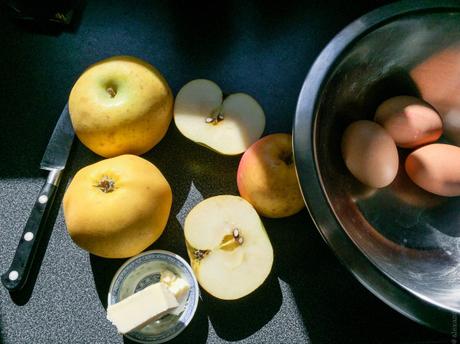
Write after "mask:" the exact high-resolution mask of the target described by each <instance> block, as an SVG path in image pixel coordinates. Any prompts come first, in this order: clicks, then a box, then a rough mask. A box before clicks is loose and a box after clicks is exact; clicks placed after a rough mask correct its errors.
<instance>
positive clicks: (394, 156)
mask: <svg viewBox="0 0 460 344" xmlns="http://www.w3.org/2000/svg"><path fill="white" fill-rule="evenodd" d="M342 156H343V160H344V161H345V165H346V166H347V168H348V169H349V170H350V172H351V174H353V176H355V178H356V179H358V180H359V181H360V182H361V183H363V184H365V185H367V186H370V187H374V188H382V187H384V186H387V185H389V184H390V183H391V182H392V181H393V179H394V178H395V177H396V173H397V172H398V150H397V148H396V145H395V143H394V141H393V139H392V138H391V136H390V135H389V134H388V133H387V132H386V131H385V129H383V128H382V127H381V126H380V125H378V124H376V123H374V122H371V121H357V122H354V123H352V124H351V125H350V126H349V127H348V128H347V129H345V132H344V134H343V136H342Z"/></svg>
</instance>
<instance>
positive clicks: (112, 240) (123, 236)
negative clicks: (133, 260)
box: [63, 155, 172, 258]
mask: <svg viewBox="0 0 460 344" xmlns="http://www.w3.org/2000/svg"><path fill="white" fill-rule="evenodd" d="M107 178H109V179H110V180H111V181H113V188H114V189H113V190H112V191H108V192H105V191H104V190H103V189H104V188H103V185H100V184H101V181H103V180H104V179H105V180H107ZM98 185H99V187H98ZM107 185H108V184H105V186H107ZM171 204H172V192H171V187H170V186H169V184H168V182H167V180H166V179H165V177H164V176H163V175H162V174H161V172H160V170H158V168H156V167H155V166H154V165H153V164H152V163H150V162H148V161H147V160H145V159H142V158H140V157H138V156H135V155H121V156H118V157H115V158H111V159H106V160H102V161H99V162H97V163H95V164H93V165H89V166H86V167H84V168H82V169H81V170H80V171H78V172H77V174H76V175H75V177H74V178H73V180H72V182H71V183H70V185H69V187H68V188H67V190H66V192H65V194H64V200H63V207H64V218H65V222H66V225H67V230H68V232H69V234H70V237H71V238H72V239H73V241H74V242H75V243H76V244H77V245H78V246H80V247H81V248H83V249H85V250H86V251H89V252H91V253H92V254H95V255H97V256H101V257H106V258H126V257H131V256H134V255H136V254H138V253H140V252H142V251H143V250H145V249H146V248H147V247H148V246H150V245H151V244H153V243H154V242H155V241H156V240H157V239H158V238H159V237H160V235H161V234H162V233H163V230H164V228H165V226H166V223H167V221H168V217H169V212H170V210H171Z"/></svg>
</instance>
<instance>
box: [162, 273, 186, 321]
mask: <svg viewBox="0 0 460 344" xmlns="http://www.w3.org/2000/svg"><path fill="white" fill-rule="evenodd" d="M160 282H163V283H164V284H165V285H167V287H168V289H169V291H170V292H171V293H173V294H174V296H175V297H176V299H177V302H178V303H179V305H180V306H179V307H177V308H175V309H173V310H172V311H171V312H169V313H170V314H174V315H179V314H180V313H182V311H183V310H184V308H185V300H186V298H187V293H188V291H189V289H190V286H189V284H188V283H187V282H186V281H185V280H184V279H182V278H180V277H179V276H177V275H176V274H174V272H171V271H169V270H164V271H162V272H161V276H160Z"/></svg>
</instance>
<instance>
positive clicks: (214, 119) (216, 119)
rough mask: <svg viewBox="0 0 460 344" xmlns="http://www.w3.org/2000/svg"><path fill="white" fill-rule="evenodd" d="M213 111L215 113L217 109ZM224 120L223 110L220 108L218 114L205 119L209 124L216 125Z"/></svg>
mask: <svg viewBox="0 0 460 344" xmlns="http://www.w3.org/2000/svg"><path fill="white" fill-rule="evenodd" d="M213 113H215V111H214V112H213ZM223 120H224V114H223V113H222V112H220V110H219V112H218V113H217V115H214V116H210V117H206V120H205V121H206V123H208V124H213V125H216V124H218V123H219V122H221V121H223Z"/></svg>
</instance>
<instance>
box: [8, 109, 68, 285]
mask: <svg viewBox="0 0 460 344" xmlns="http://www.w3.org/2000/svg"><path fill="white" fill-rule="evenodd" d="M74 135H75V134H74V130H73V127H72V123H71V121H70V114H69V108H68V105H66V106H65V107H64V110H63V111H62V113H61V115H60V117H59V119H58V121H57V124H56V126H55V128H54V130H53V134H52V135H51V138H50V140H49V142H48V145H47V147H46V150H45V153H44V155H43V158H42V161H41V163H40V168H41V169H43V170H47V171H49V172H48V177H47V178H46V181H45V184H44V185H43V187H42V188H41V190H40V193H39V194H38V196H37V199H36V201H35V204H34V206H33V208H32V211H31V213H30V216H29V219H28V220H27V223H26V225H25V227H24V230H23V232H22V236H21V239H20V240H19V243H18V247H17V249H16V253H15V255H14V257H13V261H12V263H11V266H10V268H9V269H8V270H7V272H5V273H4V274H3V275H2V278H1V280H2V283H3V285H4V286H5V288H7V289H8V290H9V291H18V290H20V289H21V288H23V287H24V285H25V283H26V281H27V278H28V276H29V273H30V270H31V267H32V265H33V264H32V263H33V260H34V257H35V255H36V253H37V249H38V247H39V244H40V240H41V238H42V237H43V231H44V228H43V227H44V224H45V222H46V219H47V218H48V215H49V211H50V209H51V206H52V204H53V201H54V198H55V196H56V190H57V188H58V186H59V182H60V179H61V174H62V171H63V170H64V168H65V166H66V164H67V161H68V159H69V155H70V150H71V148H72V143H73V139H74Z"/></svg>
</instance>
